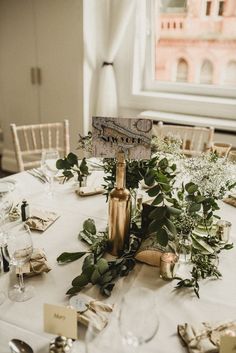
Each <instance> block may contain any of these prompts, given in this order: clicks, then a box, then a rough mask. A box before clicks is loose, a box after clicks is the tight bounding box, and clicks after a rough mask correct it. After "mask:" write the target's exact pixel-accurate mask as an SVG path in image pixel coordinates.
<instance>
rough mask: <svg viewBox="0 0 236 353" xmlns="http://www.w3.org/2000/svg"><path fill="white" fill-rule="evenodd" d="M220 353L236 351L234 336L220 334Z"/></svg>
mask: <svg viewBox="0 0 236 353" xmlns="http://www.w3.org/2000/svg"><path fill="white" fill-rule="evenodd" d="M220 353H236V337H235V336H221V338H220Z"/></svg>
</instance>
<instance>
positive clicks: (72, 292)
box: [66, 287, 82, 295]
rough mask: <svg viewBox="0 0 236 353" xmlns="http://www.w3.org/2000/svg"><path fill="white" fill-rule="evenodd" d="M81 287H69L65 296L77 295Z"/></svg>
mask: <svg viewBox="0 0 236 353" xmlns="http://www.w3.org/2000/svg"><path fill="white" fill-rule="evenodd" d="M81 289H82V288H81V287H71V288H70V289H69V290H68V291H67V292H66V294H67V295H75V294H77V293H79V292H80V291H81Z"/></svg>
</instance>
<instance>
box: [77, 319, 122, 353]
mask: <svg viewBox="0 0 236 353" xmlns="http://www.w3.org/2000/svg"><path fill="white" fill-rule="evenodd" d="M117 331H118V327H117V320H115V317H114V316H113V317H112V318H110V320H109V323H108V325H107V326H106V327H104V328H103V329H102V330H100V329H99V328H98V327H97V326H96V321H93V320H91V321H90V323H89V326H88V329H87V331H86V335H85V352H86V353H101V352H102V353H111V352H112V353H120V352H121V350H120V343H121V342H120V335H118V334H115V333H117ZM79 351H81V343H80V347H78V352H79ZM75 352H77V350H75Z"/></svg>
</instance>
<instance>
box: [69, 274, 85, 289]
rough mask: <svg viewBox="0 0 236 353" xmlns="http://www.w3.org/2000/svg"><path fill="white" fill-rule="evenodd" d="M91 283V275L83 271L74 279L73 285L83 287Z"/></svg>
mask: <svg viewBox="0 0 236 353" xmlns="http://www.w3.org/2000/svg"><path fill="white" fill-rule="evenodd" d="M88 283H89V277H88V276H87V275H86V274H85V273H81V275H79V276H77V277H75V278H74V279H73V281H72V283H71V284H72V286H73V287H81V288H83V287H84V286H86V285H87V284H88Z"/></svg>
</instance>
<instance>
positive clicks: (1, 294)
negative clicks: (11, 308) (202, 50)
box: [0, 236, 6, 305]
mask: <svg viewBox="0 0 236 353" xmlns="http://www.w3.org/2000/svg"><path fill="white" fill-rule="evenodd" d="M1 246H2V237H1V236H0V275H1V274H2V273H3V258H2V248H1ZM5 298H6V296H5V293H4V292H3V291H2V290H0V305H1V304H2V303H3V302H4V301H5Z"/></svg>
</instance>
